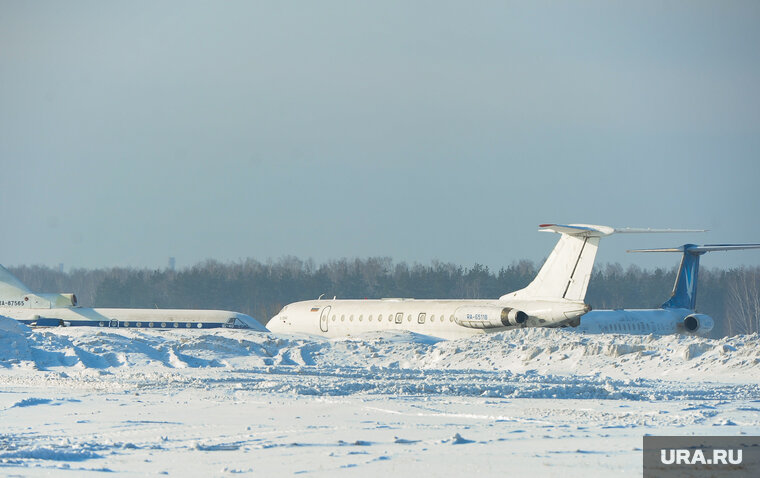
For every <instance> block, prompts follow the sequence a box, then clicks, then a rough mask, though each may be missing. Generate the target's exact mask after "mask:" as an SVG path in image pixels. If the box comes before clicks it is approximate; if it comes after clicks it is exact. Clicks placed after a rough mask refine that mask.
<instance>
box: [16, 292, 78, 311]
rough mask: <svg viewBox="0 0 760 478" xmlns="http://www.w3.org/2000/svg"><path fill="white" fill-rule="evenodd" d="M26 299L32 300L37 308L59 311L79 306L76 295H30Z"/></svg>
mask: <svg viewBox="0 0 760 478" xmlns="http://www.w3.org/2000/svg"><path fill="white" fill-rule="evenodd" d="M26 297H27V298H30V299H29V300H30V301H31V303H32V305H33V306H35V307H43V308H50V309H57V308H59V307H76V305H77V296H76V295H74V294H28V295H27V296H26Z"/></svg>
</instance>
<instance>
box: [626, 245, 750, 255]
mask: <svg viewBox="0 0 760 478" xmlns="http://www.w3.org/2000/svg"><path fill="white" fill-rule="evenodd" d="M742 249H760V244H705V245H704V246H697V245H694V244H684V245H683V246H680V247H665V248H661V249H631V250H629V251H627V252H686V251H688V252H690V253H692V254H704V253H705V252H714V251H740V250H742Z"/></svg>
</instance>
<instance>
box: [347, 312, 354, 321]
mask: <svg viewBox="0 0 760 478" xmlns="http://www.w3.org/2000/svg"><path fill="white" fill-rule="evenodd" d="M348 320H349V321H350V322H353V321H354V314H351V317H349V318H348Z"/></svg>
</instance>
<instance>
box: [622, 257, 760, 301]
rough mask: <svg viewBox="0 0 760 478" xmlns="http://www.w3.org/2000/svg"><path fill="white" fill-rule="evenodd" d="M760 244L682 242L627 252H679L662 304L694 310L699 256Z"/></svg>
mask: <svg viewBox="0 0 760 478" xmlns="http://www.w3.org/2000/svg"><path fill="white" fill-rule="evenodd" d="M758 248H760V244H705V245H704V246H698V245H696V244H684V245H683V246H681V247H670V248H663V249H634V250H630V251H628V252H681V253H683V256H682V257H681V264H680V265H679V266H678V274H677V275H676V282H675V284H673V292H672V293H671V295H670V299H668V300H667V301H665V303H664V304H662V306H661V307H662V308H663V309H689V310H696V305H697V278H698V275H699V256H701V255H702V254H705V253H707V252H714V251H737V250H741V249H758Z"/></svg>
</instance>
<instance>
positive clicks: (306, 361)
mask: <svg viewBox="0 0 760 478" xmlns="http://www.w3.org/2000/svg"><path fill="white" fill-rule="evenodd" d="M759 363H760V338H758V337H757V336H745V337H736V338H732V339H723V340H708V339H700V338H691V337H674V336H670V337H659V338H655V337H633V336H612V335H608V336H588V337H584V336H580V335H577V334H574V333H572V332H568V331H562V330H553V331H549V330H522V331H515V332H510V333H502V334H497V335H493V336H483V337H474V338H472V339H467V340H457V341H449V342H443V341H437V340H435V339H431V338H429V337H424V336H418V335H413V334H394V335H367V336H362V337H356V338H349V339H344V340H333V341H327V340H320V339H315V338H308V337H277V336H273V335H268V334H259V333H250V332H248V333H246V332H243V331H233V330H222V331H214V332H212V333H211V332H203V333H199V332H197V331H196V332H189V331H165V332H158V331H126V330H117V331H113V330H103V331H98V332H95V333H93V331H91V330H89V331H85V330H82V329H79V330H77V329H48V330H35V331H29V330H28V329H23V328H13V327H11V326H9V325H8V324H5V328H4V329H0V474H4V475H9V476H13V475H18V476H45V475H48V474H49V473H50V472H51V470H55V471H57V472H59V473H60V474H61V475H62V476H63V475H66V476H82V475H83V474H88V475H90V476H95V475H101V474H103V473H105V472H112V473H111V474H113V473H117V474H123V475H125V476H130V475H133V476H136V475H143V474H160V473H165V474H170V475H175V474H176V475H180V474H181V475H183V476H224V475H239V474H242V475H249V476H261V475H264V474H265V473H266V474H268V475H283V474H285V475H288V474H298V475H306V476H328V475H331V476H332V475H335V474H336V473H337V474H344V475H349V474H350V475H355V474H357V473H361V474H363V475H365V476H381V475H383V476H387V474H388V473H393V474H396V475H399V476H409V475H412V474H415V475H416V474H431V473H432V474H435V475H437V476H456V475H460V474H465V473H467V474H470V473H473V472H477V473H478V474H479V476H504V474H505V473H514V474H519V475H523V476H524V475H526V474H528V473H530V474H533V475H535V476H552V475H554V476H556V475H557V474H560V473H561V474H562V475H565V476H584V477H587V476H608V475H610V474H612V473H615V472H621V473H622V474H624V475H625V476H630V475H634V476H635V475H638V474H640V473H641V450H640V448H641V445H642V437H643V435H644V434H652V435H668V434H672V435H689V434H696V435H739V434H748V435H758V434H760V413H758V412H760V386H759V385H758V383H760V380H759V378H760V372H758V368H760V367H759V366H758V364H759ZM83 472H86V473H83Z"/></svg>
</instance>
